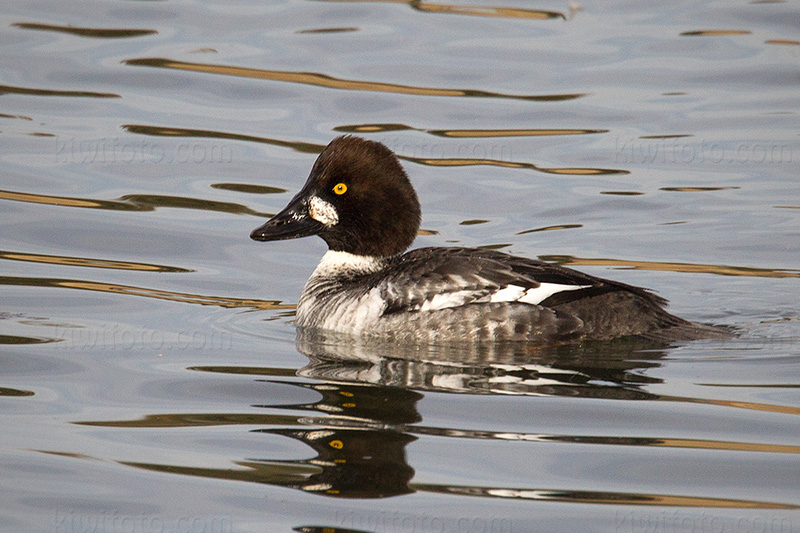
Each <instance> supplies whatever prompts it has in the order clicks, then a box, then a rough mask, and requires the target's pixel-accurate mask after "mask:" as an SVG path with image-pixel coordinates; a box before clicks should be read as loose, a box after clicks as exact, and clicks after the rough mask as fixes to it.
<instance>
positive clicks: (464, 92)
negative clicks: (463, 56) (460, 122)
mask: <svg viewBox="0 0 800 533" xmlns="http://www.w3.org/2000/svg"><path fill="white" fill-rule="evenodd" d="M123 63H124V64H126V65H132V66H139V67H154V68H167V69H176V70H188V71H192V72H205V73H210V74H222V75H225V76H237V77H240V78H255V79H261V80H271V81H281V82H286V83H300V84H304V85H313V86H316V87H325V88H327V89H346V90H350V91H373V92H387V93H394V94H410V95H416V96H461V97H468V98H510V99H515V100H528V101H537V102H561V101H564V100H574V99H576V98H581V97H582V96H586V95H585V94H583V93H570V94H544V95H516V94H503V93H496V92H491V91H483V90H479V89H445V88H438V87H417V86H413V85H401V84H396V83H386V82H376V81H363V80H347V79H342V78H336V77H333V76H329V75H327V74H321V73H318V72H297V71H290V70H266V69H257V68H247V67H234V66H230V65H214V64H207V63H190V62H187V61H177V60H174V59H166V58H162V57H146V58H138V59H127V60H125V61H123Z"/></svg>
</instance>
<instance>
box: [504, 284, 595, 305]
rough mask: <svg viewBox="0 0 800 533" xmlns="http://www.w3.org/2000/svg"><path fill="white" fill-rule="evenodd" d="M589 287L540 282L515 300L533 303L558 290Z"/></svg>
mask: <svg viewBox="0 0 800 533" xmlns="http://www.w3.org/2000/svg"><path fill="white" fill-rule="evenodd" d="M511 287H513V285H511ZM589 287H591V285H561V284H560V283H540V284H539V286H538V287H535V288H532V289H528V290H527V291H525V294H524V295H523V296H522V297H521V298H518V299H517V300H516V301H518V302H524V303H526V304H534V305H535V304H540V303H542V302H543V301H545V300H546V299H548V298H549V297H550V296H552V295H554V294H556V293H558V292H563V291H575V290H578V289H588V288H589ZM492 301H494V300H492Z"/></svg>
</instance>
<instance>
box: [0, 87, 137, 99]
mask: <svg viewBox="0 0 800 533" xmlns="http://www.w3.org/2000/svg"><path fill="white" fill-rule="evenodd" d="M0 94H26V95H29V96H67V97H76V98H121V97H120V95H118V94H115V93H98V92H92V91H58V90H53V89H34V88H31V87H14V86H12V85H0Z"/></svg>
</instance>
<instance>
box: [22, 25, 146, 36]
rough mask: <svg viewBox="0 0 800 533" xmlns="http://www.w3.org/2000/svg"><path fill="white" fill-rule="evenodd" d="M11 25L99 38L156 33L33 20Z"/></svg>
mask: <svg viewBox="0 0 800 533" xmlns="http://www.w3.org/2000/svg"><path fill="white" fill-rule="evenodd" d="M12 26H14V27H17V28H23V29H26V30H44V31H53V32H57V33H68V34H70V35H77V36H79V37H93V38H99V39H121V38H127V37H141V36H142V35H152V34H156V33H158V32H157V31H156V30H137V29H111V28H76V27H75V26H57V25H55V24H37V23H34V22H15V23H14V24H12Z"/></svg>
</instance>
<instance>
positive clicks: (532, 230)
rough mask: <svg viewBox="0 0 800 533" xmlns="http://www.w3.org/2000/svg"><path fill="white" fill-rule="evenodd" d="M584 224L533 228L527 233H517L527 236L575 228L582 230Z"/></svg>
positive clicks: (526, 231) (527, 230)
mask: <svg viewBox="0 0 800 533" xmlns="http://www.w3.org/2000/svg"><path fill="white" fill-rule="evenodd" d="M582 227H583V224H557V225H554V226H544V227H542V228H533V229H526V230H525V231H520V232H518V233H516V235H527V234H528V233H538V232H540V231H553V230H560V229H575V228H582Z"/></svg>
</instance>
